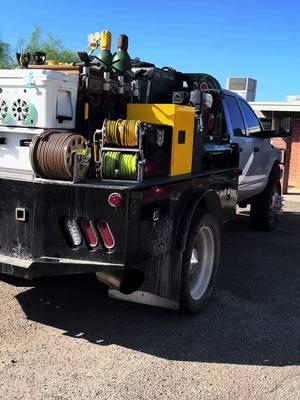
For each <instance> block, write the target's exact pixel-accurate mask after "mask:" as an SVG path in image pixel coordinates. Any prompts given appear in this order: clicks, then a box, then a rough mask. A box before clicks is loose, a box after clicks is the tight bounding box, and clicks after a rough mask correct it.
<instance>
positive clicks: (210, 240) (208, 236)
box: [189, 226, 215, 300]
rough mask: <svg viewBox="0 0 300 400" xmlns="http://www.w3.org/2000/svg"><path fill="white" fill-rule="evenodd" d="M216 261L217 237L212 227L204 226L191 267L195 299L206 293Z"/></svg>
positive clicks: (190, 279)
mask: <svg viewBox="0 0 300 400" xmlns="http://www.w3.org/2000/svg"><path fill="white" fill-rule="evenodd" d="M214 262H215V239H214V234H213V231H212V229H211V228H210V227H209V226H203V227H201V229H200V230H199V233H198V237H197V240H196V242H195V245H194V247H193V250H192V254H191V259H190V268H189V290H190V295H191V297H192V298H193V299H194V300H200V299H201V298H202V297H203V295H204V294H205V292H206V290H207V288H208V285H209V282H210V279H211V275H212V272H213V267H214Z"/></svg>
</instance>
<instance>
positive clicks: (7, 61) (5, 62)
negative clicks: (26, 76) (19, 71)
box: [0, 40, 14, 68]
mask: <svg viewBox="0 0 300 400" xmlns="http://www.w3.org/2000/svg"><path fill="white" fill-rule="evenodd" d="M12 67H14V62H13V59H12V57H11V55H10V46H9V44H7V43H5V42H3V41H1V40H0V68H12Z"/></svg>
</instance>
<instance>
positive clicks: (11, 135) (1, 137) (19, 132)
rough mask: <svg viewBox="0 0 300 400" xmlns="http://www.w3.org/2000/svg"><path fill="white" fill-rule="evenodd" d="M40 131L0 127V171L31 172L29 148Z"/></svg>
mask: <svg viewBox="0 0 300 400" xmlns="http://www.w3.org/2000/svg"><path fill="white" fill-rule="evenodd" d="M42 132H43V130H42V129H28V128H6V130H4V128H3V127H0V171H1V170H2V171H3V170H7V171H8V170H10V171H11V170H13V171H20V172H31V173H33V172H32V168H31V163H30V158H29V146H30V143H31V140H32V139H33V138H34V137H35V135H36V134H38V133H42Z"/></svg>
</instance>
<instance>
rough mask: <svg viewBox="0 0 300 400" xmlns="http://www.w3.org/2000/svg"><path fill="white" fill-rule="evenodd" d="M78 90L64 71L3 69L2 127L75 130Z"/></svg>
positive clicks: (0, 93)
mask: <svg viewBox="0 0 300 400" xmlns="http://www.w3.org/2000/svg"><path fill="white" fill-rule="evenodd" d="M77 89H78V77H77V76H74V75H68V74H65V73H63V72H58V71H50V70H46V69H39V70H36V69H12V70H0V126H6V127H8V126H18V127H29V128H56V129H74V128H75V113H76V101H77Z"/></svg>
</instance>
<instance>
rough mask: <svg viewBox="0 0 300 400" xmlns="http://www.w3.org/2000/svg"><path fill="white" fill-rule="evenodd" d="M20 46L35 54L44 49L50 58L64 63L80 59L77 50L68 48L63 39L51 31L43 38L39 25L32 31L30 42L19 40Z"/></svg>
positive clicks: (26, 51) (25, 50)
mask: <svg viewBox="0 0 300 400" xmlns="http://www.w3.org/2000/svg"><path fill="white" fill-rule="evenodd" d="M20 47H22V48H23V49H24V52H25V53H31V54H33V53H34V52H36V51H44V52H45V53H46V54H47V59H48V60H58V61H62V62H64V63H72V62H75V61H78V60H79V59H78V56H77V54H76V53H75V52H73V51H71V50H69V49H66V48H65V47H64V46H63V42H62V40H60V39H57V38H55V37H54V36H53V35H52V34H51V33H48V35H46V37H45V38H43V35H42V30H41V28H40V27H38V26H37V27H35V29H34V30H33V32H32V33H31V35H30V38H29V40H28V42H26V41H24V40H23V39H21V40H20V41H19V48H20Z"/></svg>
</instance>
